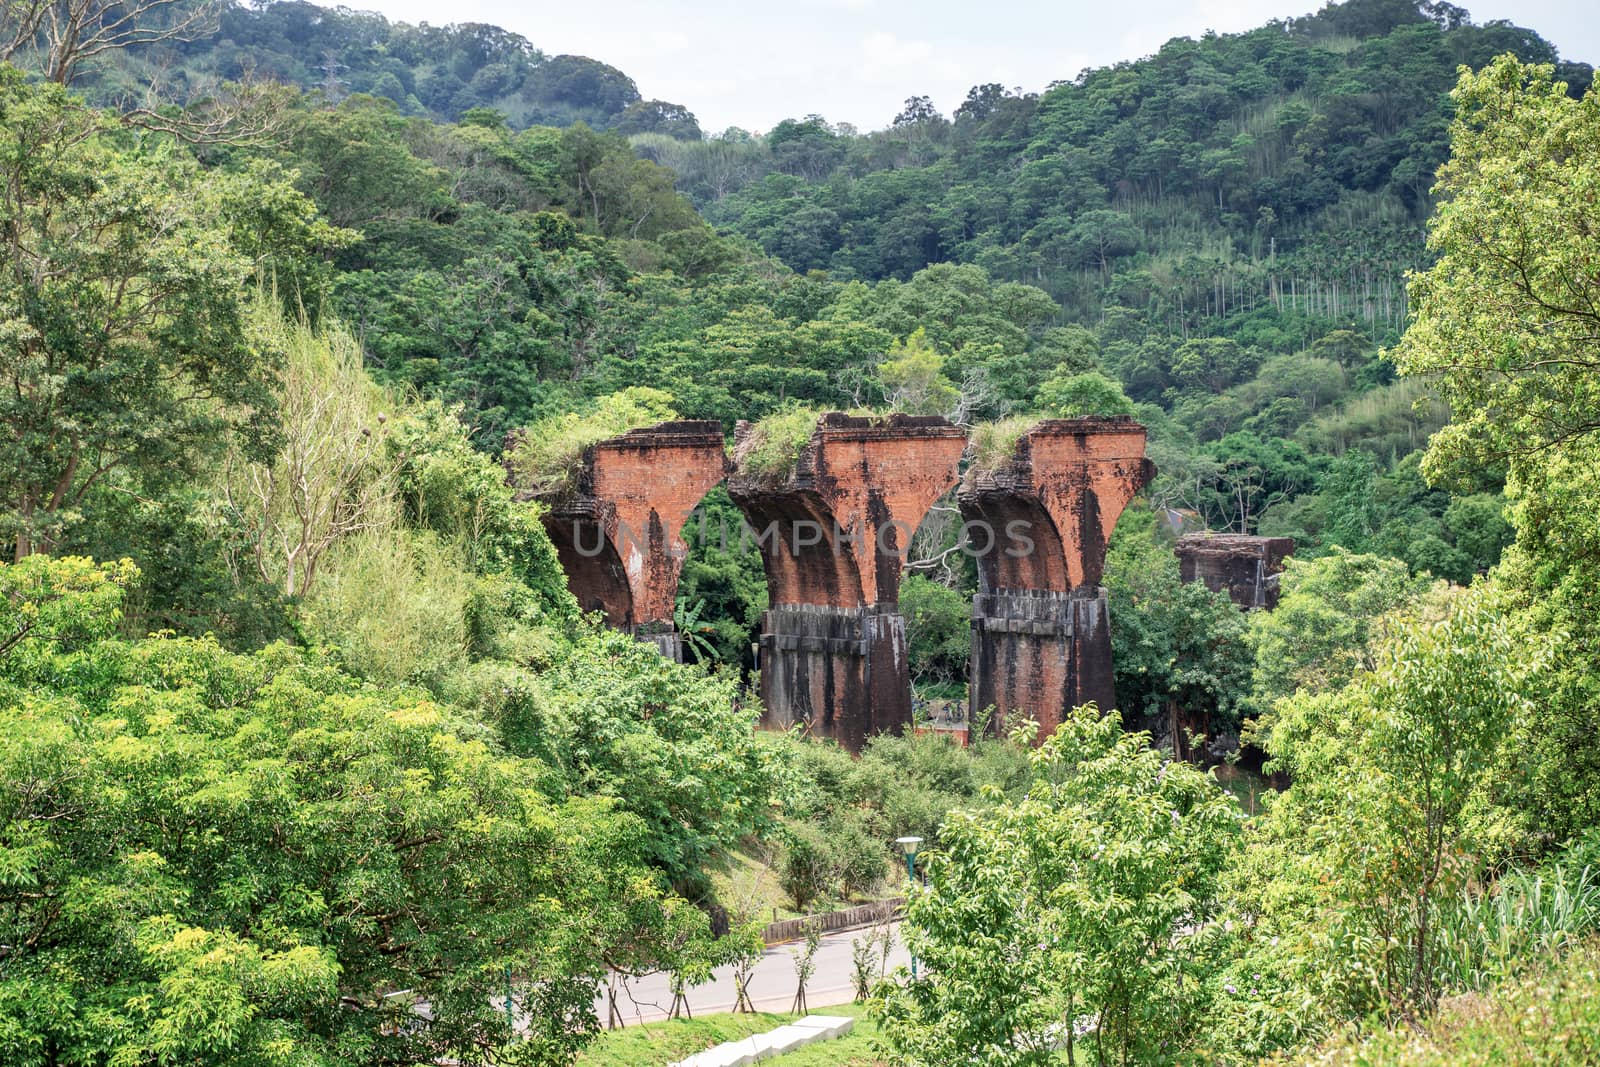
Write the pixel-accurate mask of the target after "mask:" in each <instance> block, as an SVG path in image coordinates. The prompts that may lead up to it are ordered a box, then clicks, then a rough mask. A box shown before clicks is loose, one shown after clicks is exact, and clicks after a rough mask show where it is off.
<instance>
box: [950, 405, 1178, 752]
mask: <svg viewBox="0 0 1600 1067" xmlns="http://www.w3.org/2000/svg"><path fill="white" fill-rule="evenodd" d="M1144 446H1145V429H1144V427H1143V426H1141V425H1139V424H1138V423H1136V422H1134V421H1133V420H1132V419H1129V418H1127V417H1126V416H1118V417H1115V418H1081V419H1050V420H1046V421H1044V422H1041V423H1039V424H1038V425H1037V426H1035V427H1034V428H1033V429H1032V430H1031V431H1029V432H1028V433H1027V434H1025V435H1023V437H1022V438H1021V439H1020V440H1019V441H1018V442H1017V445H1016V450H1015V452H1014V453H1013V455H1012V457H1011V458H1010V460H1009V461H1007V462H1005V463H1003V464H1001V465H1000V466H999V467H997V468H995V469H992V470H985V469H979V468H977V467H974V468H972V469H970V470H969V471H968V472H967V476H966V478H965V480H964V481H963V483H962V486H961V491H960V493H959V494H958V499H959V502H960V504H961V513H962V515H963V517H964V518H965V519H966V520H967V522H968V523H969V524H974V523H977V524H981V526H982V528H983V529H985V530H993V531H995V532H996V535H997V537H998V538H999V540H998V542H997V544H996V546H995V550H994V551H991V552H987V553H984V554H982V555H980V556H979V557H978V595H977V596H976V597H974V598H973V609H972V629H973V634H972V666H971V670H970V682H971V690H972V709H973V714H974V715H975V716H976V715H979V714H981V713H982V712H983V710H984V709H985V708H987V707H989V706H990V705H993V707H994V709H995V715H994V721H993V722H992V723H991V729H993V730H995V731H1000V730H1003V729H1004V726H1005V722H1006V720H1007V719H1008V718H1013V719H1014V718H1015V717H1017V716H1021V717H1025V718H1033V719H1036V720H1038V722H1039V725H1040V731H1039V736H1040V737H1044V736H1046V735H1048V734H1049V733H1051V732H1052V731H1053V730H1054V729H1055V728H1056V726H1057V725H1059V724H1060V722H1061V719H1062V716H1063V714H1064V713H1065V711H1066V710H1067V709H1069V708H1072V707H1076V706H1077V705H1079V704H1086V703H1089V702H1091V701H1093V702H1094V703H1096V704H1098V705H1099V706H1100V707H1101V708H1106V709H1109V708H1112V707H1114V706H1115V705H1116V692H1115V690H1114V688H1113V686H1112V671H1111V627H1110V616H1109V612H1108V611H1107V607H1106V594H1105V590H1104V589H1102V588H1100V577H1101V574H1102V572H1103V570H1104V568H1105V559H1106V542H1107V540H1108V539H1109V538H1110V536H1111V530H1112V529H1113V528H1114V527H1115V526H1116V524H1117V519H1118V518H1119V517H1120V516H1121V515H1122V509H1123V508H1125V507H1126V506H1127V505H1128V502H1129V501H1130V500H1132V499H1133V496H1134V494H1135V493H1137V492H1138V491H1139V490H1140V489H1141V488H1143V487H1144V486H1145V485H1147V484H1149V481H1150V479H1151V478H1153V477H1154V476H1155V465H1154V464H1153V463H1151V462H1150V461H1149V460H1148V459H1146V458H1145V455H1144ZM1008 531H1016V532H1017V533H1018V534H1019V535H1025V536H1026V538H1027V540H1028V541H1030V542H1031V545H1028V544H1022V543H1020V541H1018V540H1016V539H1014V538H1012V537H1011V536H1010V535H1009V533H1008Z"/></svg>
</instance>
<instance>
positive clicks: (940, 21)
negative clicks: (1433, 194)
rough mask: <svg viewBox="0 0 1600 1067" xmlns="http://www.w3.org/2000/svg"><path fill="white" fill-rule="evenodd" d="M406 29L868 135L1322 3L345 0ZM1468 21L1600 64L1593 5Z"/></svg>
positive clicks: (1499, 0)
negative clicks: (451, 35) (481, 37)
mask: <svg viewBox="0 0 1600 1067" xmlns="http://www.w3.org/2000/svg"><path fill="white" fill-rule="evenodd" d="M344 2H345V3H346V4H347V5H348V6H350V7H355V8H360V9H364V10H377V11H381V12H383V14H385V15H386V16H388V17H389V18H391V19H396V20H402V21H406V22H430V23H433V24H434V25H441V24H444V23H450V22H488V23H492V24H494V25H498V26H503V27H505V28H506V29H508V30H513V31H515V32H517V33H520V34H522V35H523V36H524V37H527V38H528V39H529V40H530V41H532V42H533V44H534V46H535V47H537V48H540V49H543V50H544V51H545V52H547V53H549V54H551V55H556V54H560V53H572V54H576V55H586V56H592V57H593V58H595V59H598V60H600V61H602V62H605V63H610V64H611V65H612V66H615V67H618V68H620V69H621V70H623V71H624V72H625V73H627V74H628V75H630V76H631V77H632V78H633V79H634V81H636V82H637V83H638V85H639V91H640V92H641V93H643V94H644V95H645V97H647V98H655V99H661V100H670V101H672V102H674V103H679V104H684V105H687V106H688V108H689V110H691V111H693V112H694V113H695V115H696V116H697V117H698V118H699V120H700V125H701V128H702V129H704V130H705V131H706V132H707V133H708V134H709V133H715V132H718V131H720V130H722V129H725V128H726V127H728V126H742V127H744V128H745V129H748V130H752V131H758V130H766V129H770V128H771V127H772V126H773V125H774V124H775V123H777V122H779V121H780V120H782V119H785V118H790V117H795V118H798V117H800V116H803V115H806V114H809V113H812V112H815V113H818V114H821V115H824V116H826V117H827V118H828V119H829V120H830V121H833V122H850V123H854V124H855V125H856V126H857V127H859V128H860V129H863V130H867V129H877V128H880V127H883V126H886V125H888V124H889V121H890V120H891V119H892V118H893V117H894V115H895V112H897V111H898V110H899V109H900V104H901V102H902V101H904V100H905V98H906V97H908V96H913V95H923V94H926V95H928V96H931V97H932V98H933V101H934V103H935V104H936V105H937V106H938V107H939V109H940V110H941V111H943V112H944V113H945V114H947V115H948V114H949V113H950V112H951V111H953V110H954V109H955V108H956V106H957V105H959V104H960V103H961V101H962V100H963V99H964V98H965V97H966V94H967V90H968V89H969V88H970V87H972V86H973V85H978V84H981V83H983V82H1000V83H1001V84H1003V85H1006V86H1021V87H1022V88H1024V89H1027V90H1038V89H1042V88H1044V86H1046V85H1047V84H1049V83H1050V82H1051V81H1055V80H1058V79H1064V78H1071V77H1073V76H1074V75H1076V74H1077V73H1078V72H1079V71H1080V70H1082V69H1083V68H1084V67H1097V66H1103V65H1105V64H1108V63H1115V62H1117V61H1118V60H1123V59H1137V58H1138V57H1140V56H1145V55H1149V54H1150V53H1152V52H1154V51H1155V50H1156V49H1158V48H1159V47H1160V46H1161V44H1162V43H1163V42H1165V41H1167V40H1169V39H1171V38H1173V37H1196V36H1199V35H1200V34H1202V33H1204V32H1205V31H1206V30H1208V29H1212V30H1216V31H1217V32H1219V33H1231V32H1236V31H1239V30H1247V29H1251V28H1252V27H1255V26H1259V25H1261V24H1262V23H1264V22H1266V21H1267V20H1268V19H1272V18H1282V17H1289V16H1295V15H1303V14H1306V13H1307V12H1309V11H1313V10H1315V9H1316V8H1317V7H1319V6H1321V0H1098V2H1085V0H1055V2H1051V0H982V2H978V0H965V2H960V0H782V2H779V3H769V2H767V0H699V2H694V3H688V2H682V0H598V2H595V0H589V2H583V0H579V2H576V3H575V2H572V0H564V2H562V3H536V4H529V3H527V2H526V0H344ZM1460 6H1463V7H1466V8H1467V9H1468V10H1469V11H1471V12H1472V17H1473V21H1475V22H1480V23H1481V22H1487V21H1490V20H1492V19H1509V20H1510V21H1512V22H1514V23H1516V24H1518V25H1521V26H1526V27H1528V28H1530V29H1533V30H1536V31H1537V32H1538V33H1539V34H1540V35H1542V36H1543V37H1544V38H1545V39H1546V40H1548V41H1551V42H1552V43H1554V44H1555V46H1556V47H1557V48H1558V49H1560V51H1561V54H1562V56H1563V58H1567V59H1577V60H1582V61H1584V62H1587V63H1596V62H1600V17H1597V16H1596V14H1595V10H1596V6H1595V3H1594V0H1477V2H1475V3H1474V2H1472V0H1464V2H1461V3H1460Z"/></svg>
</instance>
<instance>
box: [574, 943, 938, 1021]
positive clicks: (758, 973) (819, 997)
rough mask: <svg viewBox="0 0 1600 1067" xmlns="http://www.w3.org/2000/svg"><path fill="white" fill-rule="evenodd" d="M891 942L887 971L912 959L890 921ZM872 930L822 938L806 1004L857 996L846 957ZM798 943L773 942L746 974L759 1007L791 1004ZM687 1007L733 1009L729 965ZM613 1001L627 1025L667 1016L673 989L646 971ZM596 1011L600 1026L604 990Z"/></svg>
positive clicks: (691, 992) (696, 1010) (779, 1008)
mask: <svg viewBox="0 0 1600 1067" xmlns="http://www.w3.org/2000/svg"><path fill="white" fill-rule="evenodd" d="M894 930H895V944H894V949H893V951H891V952H890V953H889V969H890V970H891V971H892V970H894V968H896V967H899V966H904V965H905V964H906V963H907V962H908V961H909V959H910V957H909V956H908V955H907V954H906V947H905V945H904V944H903V943H902V942H901V941H900V924H899V923H895V924H894ZM871 933H872V928H870V927H869V928H867V929H864V930H846V931H842V932H840V933H837V934H829V935H827V936H826V937H824V938H823V939H822V944H821V945H820V946H819V947H818V949H817V955H816V959H815V963H816V968H817V969H816V973H815V974H814V975H812V977H811V981H810V982H808V983H806V1005H807V1007H811V1008H824V1007H828V1006H830V1005H834V1004H848V1003H850V1002H851V1001H852V1000H854V999H855V986H854V984H853V983H852V982H851V980H850V975H851V972H852V971H853V970H854V968H853V966H852V964H851V959H850V942H851V941H852V940H853V939H855V938H858V937H859V938H865V937H867V936H868V935H870V934H871ZM799 947H800V946H799V945H797V944H789V945H774V946H772V947H771V948H768V949H767V951H766V952H765V953H764V954H763V955H762V957H761V962H760V963H759V964H757V965H756V969H755V973H754V974H752V975H751V977H750V1000H751V1002H752V1003H753V1004H754V1005H755V1009H756V1010H757V1011H776V1012H783V1011H788V1010H789V1007H790V1005H792V1004H793V1003H794V990H795V976H794V952H795V951H796V950H797V949H798V948H799ZM688 997H689V1008H690V1010H691V1011H693V1012H694V1014H695V1015H704V1014H710V1013H711V1012H719V1011H732V1010H733V1005H734V1001H735V999H736V994H735V992H734V988H733V969H732V968H731V967H723V968H720V969H718V970H717V971H716V972H715V973H714V974H713V975H712V979H711V981H709V982H707V983H706V984H705V985H702V986H696V987H695V988H693V989H691V990H689V993H688ZM617 1005H618V1008H619V1009H620V1010H621V1012H622V1018H623V1022H624V1023H626V1024H627V1025H629V1026H632V1025H633V1024H634V1023H639V1022H655V1021H658V1020H660V1019H665V1018H666V1017H667V1009H668V1008H670V1007H671V1006H672V992H671V990H670V988H669V987H668V984H667V976H666V975H664V974H650V975H646V976H644V977H643V978H635V979H633V980H632V981H630V982H628V983H627V988H626V990H623V989H620V988H619V990H618V992H617ZM595 1013H596V1014H597V1015H599V1017H600V1021H601V1024H602V1025H604V1023H605V1020H606V999H605V994H604V993H603V992H602V994H601V996H600V999H599V1000H598V1001H597V1002H596V1004H595Z"/></svg>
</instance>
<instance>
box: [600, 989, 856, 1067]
mask: <svg viewBox="0 0 1600 1067" xmlns="http://www.w3.org/2000/svg"><path fill="white" fill-rule="evenodd" d="M814 1014H817V1015H848V1016H850V1017H852V1018H854V1019H856V1020H858V1021H857V1023H856V1025H855V1029H854V1030H852V1031H851V1032H850V1033H849V1034H848V1035H846V1036H845V1037H842V1038H839V1039H838V1040H836V1041H824V1042H821V1043H819V1044H816V1045H811V1046H809V1047H807V1048H803V1049H800V1050H799V1051H798V1052H791V1053H789V1054H788V1055H785V1056H778V1057H775V1058H773V1059H771V1060H768V1061H767V1062H769V1063H776V1064H782V1065H783V1067H824V1065H826V1067H872V1065H876V1064H878V1063H880V1062H881V1061H880V1060H878V1059H877V1058H876V1057H875V1055H874V1053H873V1050H872V1040H873V1038H875V1037H876V1036H877V1034H878V1027H877V1024H876V1023H874V1022H873V1021H872V1020H870V1019H868V1018H866V1005H864V1004H844V1005H840V1006H838V1007H832V1008H820V1009H818V1010H817V1011H816V1012H815V1013H814ZM795 1018H796V1016H793V1015H773V1014H757V1015H707V1016H705V1017H704V1018H700V1019H679V1020H674V1021H672V1022H661V1023H647V1024H643V1025H640V1026H631V1027H629V1028H628V1029H626V1030H610V1031H607V1032H606V1033H604V1034H601V1035H600V1037H599V1038H598V1039H597V1040H596V1041H595V1043H594V1044H593V1045H591V1046H589V1048H588V1050H587V1051H585V1052H584V1054H583V1055H582V1056H580V1057H578V1063H579V1065H580V1067H662V1065H663V1064H668V1063H673V1062H675V1061H677V1060H680V1059H683V1058H684V1057H686V1056H690V1055H693V1054H694V1053H696V1052H702V1051H704V1050H705V1049H708V1048H711V1047H712V1046H713V1045H719V1044H721V1043H722V1042H724V1041H737V1040H738V1039H740V1038H742V1037H749V1036H750V1035H751V1034H761V1033H766V1032H767V1031H768V1030H774V1029H776V1028H778V1027H779V1026H782V1025H783V1024H784V1023H787V1022H792V1021H793V1020H794V1019H795Z"/></svg>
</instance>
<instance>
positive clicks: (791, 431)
mask: <svg viewBox="0 0 1600 1067" xmlns="http://www.w3.org/2000/svg"><path fill="white" fill-rule="evenodd" d="M819 418H821V412H819V411H817V410H816V409H815V408H807V407H790V408H785V409H784V410H782V411H778V412H776V413H774V414H771V415H768V416H767V417H766V418H764V419H762V420H761V421H760V422H757V423H755V424H754V425H753V426H751V427H750V430H749V432H748V434H747V435H746V437H745V438H744V440H743V441H742V442H740V445H739V451H738V454H737V455H736V456H735V459H736V460H737V462H738V464H739V470H740V473H742V474H746V475H749V476H751V477H755V478H761V479H763V480H766V481H774V482H776V481H782V480H783V479H785V478H787V477H788V476H789V475H790V474H791V473H793V471H794V468H795V465H796V464H797V463H799V462H800V453H801V452H803V451H805V447H806V445H807V444H808V443H809V442H810V440H811V435H812V433H813V432H814V431H815V430H816V428H817V420H818V419H819Z"/></svg>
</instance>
